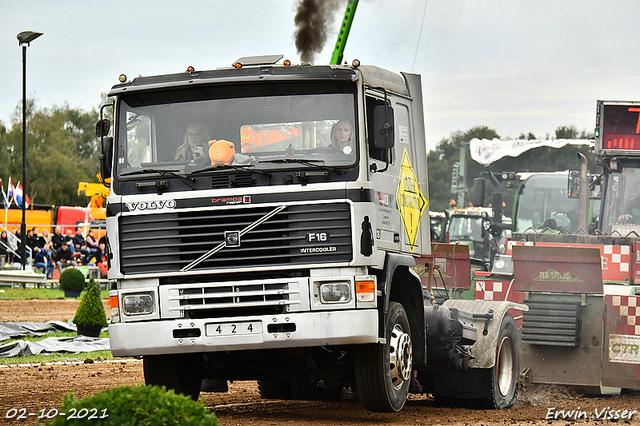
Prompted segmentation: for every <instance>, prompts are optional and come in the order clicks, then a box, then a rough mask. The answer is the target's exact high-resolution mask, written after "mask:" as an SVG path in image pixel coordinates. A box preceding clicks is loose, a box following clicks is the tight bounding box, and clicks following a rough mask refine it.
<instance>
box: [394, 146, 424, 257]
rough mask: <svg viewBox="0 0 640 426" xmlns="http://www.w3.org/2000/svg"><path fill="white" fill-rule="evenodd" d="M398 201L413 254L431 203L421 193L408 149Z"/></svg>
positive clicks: (403, 155) (401, 173)
mask: <svg viewBox="0 0 640 426" xmlns="http://www.w3.org/2000/svg"><path fill="white" fill-rule="evenodd" d="M396 200H398V209H399V210H400V217H401V218H402V224H403V225H404V232H405V234H406V236H407V241H408V244H409V246H410V247H411V252H413V250H414V248H415V247H416V240H417V238H418V232H419V231H420V219H421V218H422V213H424V210H425V208H426V207H427V204H428V203H429V202H428V201H427V199H426V198H425V196H424V195H423V194H422V191H420V184H419V183H418V179H417V178H416V172H415V170H414V169H413V167H412V166H411V161H410V160H409V153H408V152H407V149H406V148H405V149H404V152H403V153H402V163H401V164H400V176H399V177H398V189H397V191H396Z"/></svg>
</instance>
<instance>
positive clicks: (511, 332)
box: [488, 314, 520, 409]
mask: <svg viewBox="0 0 640 426" xmlns="http://www.w3.org/2000/svg"><path fill="white" fill-rule="evenodd" d="M519 372H520V338H519V336H518V329H517V327H516V322H515V321H514V319H513V317H512V316H511V315H509V314H507V315H505V316H504V318H503V320H502V324H501V325H500V335H499V336H498V345H497V348H496V363H495V365H494V366H493V368H492V369H491V399H490V400H489V401H488V402H489V405H490V406H491V407H492V408H496V409H502V408H509V407H511V406H513V404H515V402H516V398H517V396H518V377H519Z"/></svg>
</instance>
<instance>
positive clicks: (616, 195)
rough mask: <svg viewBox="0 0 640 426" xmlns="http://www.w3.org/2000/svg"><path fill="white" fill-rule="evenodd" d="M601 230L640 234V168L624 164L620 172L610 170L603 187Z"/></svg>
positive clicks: (607, 232)
mask: <svg viewBox="0 0 640 426" xmlns="http://www.w3.org/2000/svg"><path fill="white" fill-rule="evenodd" d="M604 194H605V199H603V202H604V203H605V204H604V208H603V209H602V232H604V233H606V234H610V233H612V232H618V233H619V234H621V235H623V236H626V235H627V234H629V233H630V232H635V233H636V234H639V235H640V168H638V165H637V164H636V165H634V167H629V166H624V167H622V168H621V170H620V172H610V174H609V175H608V177H607V179H606V187H605V189H604Z"/></svg>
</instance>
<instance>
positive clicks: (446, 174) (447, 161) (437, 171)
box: [427, 126, 599, 215]
mask: <svg viewBox="0 0 640 426" xmlns="http://www.w3.org/2000/svg"><path fill="white" fill-rule="evenodd" d="M555 137H556V139H592V140H593V139H594V136H593V134H590V133H587V132H586V131H584V130H583V131H582V132H580V131H578V129H577V128H576V127H575V126H560V127H558V128H557V129H556V131H555ZM474 138H478V139H500V135H498V133H497V132H496V131H495V130H493V129H490V128H488V127H486V126H476V127H473V128H471V129H469V130H467V131H466V132H462V131H456V132H453V133H451V135H450V136H449V137H448V138H444V139H442V140H441V141H440V142H439V143H438V145H437V146H436V149H435V150H432V151H430V152H429V153H428V155H427V165H428V169H429V196H430V198H429V210H430V211H444V210H447V209H448V208H449V203H450V201H451V200H452V199H453V196H452V194H451V176H452V170H453V165H454V163H455V162H456V161H460V147H461V145H462V144H463V143H464V142H469V141H471V140H472V139H474ZM518 139H529V140H531V139H537V138H536V136H535V135H534V134H533V133H528V134H524V133H523V134H521V135H520V136H519V137H518ZM578 152H580V153H582V154H584V155H585V156H586V157H587V163H588V170H589V173H596V172H598V170H599V167H598V165H597V164H596V158H595V154H594V152H593V145H590V146H587V145H566V146H564V147H562V148H552V147H546V146H543V147H538V148H533V149H530V150H528V151H526V152H524V153H522V154H521V155H519V156H518V157H503V158H501V159H500V160H498V161H496V162H494V163H492V164H490V165H489V166H486V167H485V166H483V165H482V164H480V163H477V162H476V161H474V160H472V159H471V155H470V152H469V147H468V145H467V148H466V160H467V170H466V175H465V176H463V179H464V181H465V183H466V186H467V188H468V189H467V191H466V193H465V204H468V203H469V202H471V201H472V199H473V181H474V178H477V177H480V175H481V174H482V173H483V172H489V171H491V172H494V173H501V172H515V173H518V172H554V171H558V170H570V169H580V160H579V158H578ZM485 174H486V173H485ZM503 189H504V188H503ZM492 190H493V186H492V185H491V184H487V186H486V193H490V192H492ZM513 192H514V191H512V192H511V193H509V192H507V193H505V194H504V195H505V201H506V203H507V210H505V214H507V215H510V211H511V208H512V205H511V202H512V201H513V198H514V195H515V194H514V193H513ZM489 201H490V198H487V200H486V201H485V204H486V203H488V202H489Z"/></svg>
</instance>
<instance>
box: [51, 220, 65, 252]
mask: <svg viewBox="0 0 640 426" xmlns="http://www.w3.org/2000/svg"><path fill="white" fill-rule="evenodd" d="M51 242H52V243H53V251H54V252H56V251H58V250H60V247H62V243H63V242H64V235H62V227H61V226H56V227H55V228H54V229H53V235H52V236H51Z"/></svg>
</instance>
